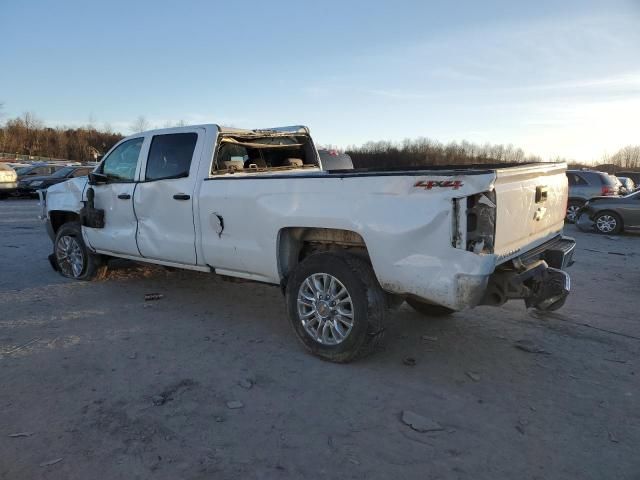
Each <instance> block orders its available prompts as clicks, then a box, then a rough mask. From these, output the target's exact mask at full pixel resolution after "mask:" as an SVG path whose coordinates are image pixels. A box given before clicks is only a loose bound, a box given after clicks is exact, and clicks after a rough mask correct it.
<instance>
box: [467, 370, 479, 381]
mask: <svg viewBox="0 0 640 480" xmlns="http://www.w3.org/2000/svg"><path fill="white" fill-rule="evenodd" d="M465 373H466V374H467V377H469V378H470V379H471V380H473V381H474V382H479V381H480V375H479V374H478V373H476V372H465Z"/></svg>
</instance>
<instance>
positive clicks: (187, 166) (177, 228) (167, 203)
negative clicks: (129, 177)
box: [134, 128, 205, 265]
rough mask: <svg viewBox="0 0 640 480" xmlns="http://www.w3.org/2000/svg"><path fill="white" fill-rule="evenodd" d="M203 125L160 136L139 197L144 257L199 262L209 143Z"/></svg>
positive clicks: (153, 144)
mask: <svg viewBox="0 0 640 480" xmlns="http://www.w3.org/2000/svg"><path fill="white" fill-rule="evenodd" d="M204 133H205V130H204V129H203V128H194V129H184V128H180V129H176V131H175V133H172V132H171V131H169V132H167V133H164V132H163V133H162V134H158V135H154V136H153V137H151V145H150V147H149V154H148V156H147V159H146V162H145V163H144V164H143V176H142V180H143V181H142V182H140V184H139V185H138V186H137V188H136V191H135V195H134V206H135V212H136V217H137V219H138V231H137V234H136V235H137V241H138V248H139V249H140V253H141V255H142V256H144V257H146V258H151V259H156V260H164V261H169V262H175V263H182V264H189V265H195V264H196V263H197V258H196V247H195V239H196V234H195V226H194V223H193V209H194V205H193V202H194V198H193V192H194V187H195V182H196V176H197V175H196V174H197V170H198V162H199V159H200V154H201V152H202V148H203V145H204V136H205V135H204Z"/></svg>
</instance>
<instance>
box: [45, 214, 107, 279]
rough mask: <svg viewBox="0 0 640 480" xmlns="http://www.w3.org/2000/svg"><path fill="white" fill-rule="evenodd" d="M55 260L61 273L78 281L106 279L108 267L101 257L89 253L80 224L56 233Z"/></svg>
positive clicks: (62, 227)
mask: <svg viewBox="0 0 640 480" xmlns="http://www.w3.org/2000/svg"><path fill="white" fill-rule="evenodd" d="M53 258H54V260H55V264H56V265H57V267H58V270H59V271H60V273H61V274H62V275H63V276H65V277H67V278H73V279H76V280H94V279H99V278H102V277H104V275H105V274H106V271H107V267H106V265H105V264H104V260H103V258H102V257H101V256H100V255H96V254H94V253H92V252H91V251H89V249H88V248H87V246H86V245H85V243H84V240H83V239H82V231H81V229H80V224H79V223H76V222H69V223H65V224H64V225H62V226H61V227H60V228H59V229H58V232H57V233H56V239H55V242H54V244H53Z"/></svg>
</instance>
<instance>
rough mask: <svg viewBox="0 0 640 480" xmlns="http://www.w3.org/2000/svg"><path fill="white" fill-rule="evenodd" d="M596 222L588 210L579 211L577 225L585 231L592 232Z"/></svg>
mask: <svg viewBox="0 0 640 480" xmlns="http://www.w3.org/2000/svg"><path fill="white" fill-rule="evenodd" d="M594 226H595V223H594V221H593V220H591V215H590V214H589V212H587V211H586V210H580V211H579V212H578V220H577V221H576V227H578V228H579V229H580V230H582V231H583V232H590V231H592V230H593V227H594Z"/></svg>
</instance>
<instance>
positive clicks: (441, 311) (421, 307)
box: [407, 298, 455, 317]
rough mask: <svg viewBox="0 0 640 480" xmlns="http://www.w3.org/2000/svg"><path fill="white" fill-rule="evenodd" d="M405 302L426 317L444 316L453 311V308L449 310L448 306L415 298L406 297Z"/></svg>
mask: <svg viewBox="0 0 640 480" xmlns="http://www.w3.org/2000/svg"><path fill="white" fill-rule="evenodd" d="M407 303H408V304H409V305H410V306H411V307H412V308H413V309H414V310H415V311H416V312H419V313H421V314H423V315H426V316H427V317H446V316H447V315H451V314H452V313H455V310H451V309H450V308H448V307H443V306H442V305H434V304H433V303H427V302H423V301H420V300H416V299H415V298H407Z"/></svg>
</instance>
